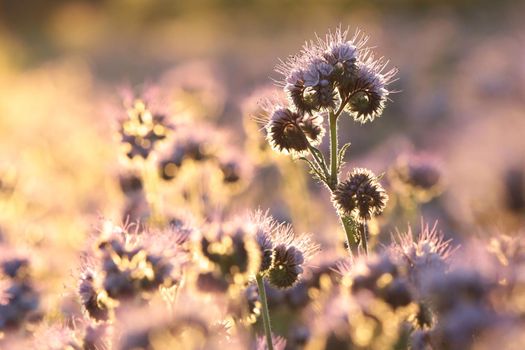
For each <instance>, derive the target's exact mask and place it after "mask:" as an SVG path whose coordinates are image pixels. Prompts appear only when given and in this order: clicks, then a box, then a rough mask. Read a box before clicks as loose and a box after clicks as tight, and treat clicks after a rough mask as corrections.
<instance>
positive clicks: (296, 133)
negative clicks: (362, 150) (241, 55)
mask: <svg viewBox="0 0 525 350" xmlns="http://www.w3.org/2000/svg"><path fill="white" fill-rule="evenodd" d="M367 41H368V37H366V36H364V35H362V34H361V33H360V32H357V33H356V34H355V35H354V37H353V38H352V39H348V30H346V31H343V30H341V29H337V30H336V31H335V32H334V33H329V34H327V35H326V38H325V39H324V40H323V39H321V38H317V40H316V41H311V42H308V43H306V44H305V45H304V47H303V49H302V51H301V52H300V53H299V54H298V55H296V56H293V57H292V58H290V59H289V60H287V61H286V62H282V63H281V64H280V65H278V66H277V68H276V71H277V72H278V73H280V74H282V75H283V80H282V84H281V85H282V86H283V89H284V92H285V93H286V95H287V97H288V100H289V105H287V106H286V105H284V106H283V105H281V104H277V103H273V104H272V103H271V102H270V101H268V102H267V103H266V110H267V113H268V117H267V120H266V121H265V122H266V125H265V129H266V134H267V139H268V141H269V143H270V145H271V146H272V148H273V149H274V150H276V151H278V152H283V153H286V154H291V155H292V156H294V157H297V158H300V159H303V160H305V161H306V162H307V163H308V164H309V166H310V168H311V171H312V174H313V175H314V176H315V177H316V178H317V179H319V180H320V181H322V182H323V183H325V184H326V186H327V187H328V188H329V189H330V191H331V192H332V193H333V196H334V204H336V207H337V208H338V214H339V216H340V218H341V221H342V224H343V227H344V229H345V232H346V235H347V241H348V244H349V247H350V248H351V249H352V250H353V251H354V252H355V251H357V246H358V244H359V243H360V244H361V246H362V248H363V249H364V250H365V251H366V239H367V238H366V220H369V219H370V218H371V216H374V215H378V214H380V213H381V211H382V209H383V208H384V206H385V204H386V200H387V198H388V197H387V196H386V194H385V191H384V190H383V188H382V187H381V186H380V185H379V183H378V181H377V180H378V179H377V177H376V176H375V175H373V174H372V173H371V172H370V171H369V170H360V169H356V170H355V171H354V172H352V173H350V175H349V177H348V180H346V181H342V182H341V180H340V179H339V174H340V170H341V167H342V165H343V159H344V156H345V152H346V150H347V149H348V147H349V145H350V144H349V143H347V144H345V145H344V146H343V147H341V148H339V145H338V137H337V121H338V118H339V117H340V116H341V115H343V114H348V115H349V116H351V117H352V118H353V119H354V120H355V121H357V122H359V123H366V122H371V121H374V119H375V118H377V117H379V116H381V114H382V112H383V109H384V106H385V103H386V102H387V100H388V96H389V94H390V90H389V89H388V85H389V84H390V83H391V82H392V81H393V80H394V77H395V75H396V73H397V70H396V69H387V68H386V66H387V61H386V60H385V59H383V58H382V57H381V58H376V56H375V55H374V53H373V52H372V50H371V49H370V48H368V47H366V46H365V45H366V43H367ZM325 119H328V128H329V130H330V158H329V159H330V162H329V163H327V162H326V160H325V156H324V154H323V153H322V152H321V151H320V150H319V149H318V148H317V146H318V145H319V144H320V143H321V142H322V139H323V136H324V134H325V132H324V131H325V129H324V124H323V121H324V120H325ZM361 177H364V178H363V179H361Z"/></svg>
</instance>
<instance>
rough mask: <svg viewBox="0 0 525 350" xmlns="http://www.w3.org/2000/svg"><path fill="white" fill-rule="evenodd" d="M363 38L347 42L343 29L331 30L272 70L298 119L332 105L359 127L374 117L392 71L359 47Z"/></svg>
mask: <svg viewBox="0 0 525 350" xmlns="http://www.w3.org/2000/svg"><path fill="white" fill-rule="evenodd" d="M367 41H368V37H367V36H366V35H363V34H362V33H361V32H360V31H357V32H356V33H355V35H354V36H353V38H352V39H350V40H348V29H347V30H344V31H343V30H342V29H341V28H337V29H336V30H335V32H330V33H328V34H327V35H326V36H325V38H324V39H322V38H320V37H317V41H310V42H307V43H306V44H305V45H304V46H303V48H302V50H301V52H300V53H299V54H298V55H296V56H292V57H291V58H290V59H288V60H287V61H281V63H280V64H279V65H278V66H277V67H276V71H277V72H278V73H280V74H281V75H283V77H284V79H283V81H282V82H281V83H280V84H281V85H282V86H283V87H284V91H285V92H286V94H287V95H288V98H289V100H290V102H291V104H292V105H293V107H294V109H295V110H297V112H298V113H299V114H306V113H308V114H313V113H314V112H316V111H320V110H326V109H336V108H339V107H337V102H339V106H340V108H343V107H346V108H345V110H346V111H347V112H348V113H349V114H350V115H351V116H352V117H353V118H354V120H355V121H358V122H361V123H365V122H367V121H373V120H374V119H375V118H376V117H379V116H380V115H381V114H382V112H383V109H384V106H385V103H386V101H387V99H388V95H389V94H390V91H389V90H388V85H389V84H390V83H392V82H393V81H394V78H395V75H396V74H397V69H396V68H393V69H388V70H387V65H388V61H386V60H385V59H384V58H382V57H381V58H376V57H375V55H374V53H373V52H372V50H371V49H370V48H366V47H365V44H366V43H367Z"/></svg>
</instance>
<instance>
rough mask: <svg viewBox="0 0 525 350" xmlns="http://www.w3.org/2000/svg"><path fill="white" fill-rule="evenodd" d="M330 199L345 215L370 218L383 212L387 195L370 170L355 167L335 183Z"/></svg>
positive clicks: (363, 218)
mask: <svg viewBox="0 0 525 350" xmlns="http://www.w3.org/2000/svg"><path fill="white" fill-rule="evenodd" d="M332 200H333V201H334V203H335V205H336V206H337V208H338V210H339V211H341V212H342V213H344V214H345V215H354V216H356V217H357V218H358V219H360V220H370V218H371V217H372V216H376V215H379V214H381V213H382V212H383V209H384V208H385V206H386V202H387V200H388V195H387V194H386V192H385V190H384V189H383V187H382V186H381V184H380V183H379V182H378V179H377V177H376V176H375V175H374V174H373V173H372V172H371V171H370V170H368V169H363V168H355V169H354V170H353V171H352V172H351V173H350V174H349V175H348V178H347V180H345V181H342V182H340V183H339V184H338V185H337V188H336V189H335V191H334V194H333V196H332Z"/></svg>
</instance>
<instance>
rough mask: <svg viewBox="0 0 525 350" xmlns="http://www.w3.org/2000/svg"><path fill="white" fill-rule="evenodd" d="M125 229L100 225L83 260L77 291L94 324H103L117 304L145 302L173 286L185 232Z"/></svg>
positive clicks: (182, 260) (181, 259) (182, 259)
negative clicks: (164, 288)
mask: <svg viewBox="0 0 525 350" xmlns="http://www.w3.org/2000/svg"><path fill="white" fill-rule="evenodd" d="M130 228H131V226H123V227H121V226H116V225H113V224H112V223H111V222H109V221H107V222H105V223H104V225H103V228H102V230H101V233H100V235H98V236H97V237H96V243H95V244H93V246H94V247H93V248H92V249H91V250H90V251H88V252H86V253H85V254H84V256H83V264H82V266H81V273H80V283H79V286H78V292H79V295H80V300H81V302H82V305H83V306H84V308H85V310H86V312H87V313H88V314H89V316H90V317H91V318H93V319H95V320H105V319H108V318H109V317H110V316H111V315H112V310H113V308H114V307H115V306H116V305H117V304H118V303H117V301H122V300H127V299H130V298H139V299H148V298H149V296H150V295H151V294H152V293H153V292H155V291H156V290H158V289H159V288H160V287H167V288H169V287H172V286H175V285H177V284H178V283H179V280H180V275H181V273H182V266H183V264H184V263H185V262H186V252H185V251H184V249H183V248H182V244H183V243H184V241H185V240H186V239H187V232H183V230H182V229H180V230H179V229H177V228H175V227H171V228H168V229H165V230H163V231H151V230H148V229H146V228H141V227H139V226H138V225H137V226H136V229H135V230H134V231H130Z"/></svg>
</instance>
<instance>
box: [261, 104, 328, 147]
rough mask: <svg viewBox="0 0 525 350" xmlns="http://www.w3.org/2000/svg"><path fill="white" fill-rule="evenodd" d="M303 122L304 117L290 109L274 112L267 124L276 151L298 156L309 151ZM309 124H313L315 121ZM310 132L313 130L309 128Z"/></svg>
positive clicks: (271, 143) (269, 140)
mask: <svg viewBox="0 0 525 350" xmlns="http://www.w3.org/2000/svg"><path fill="white" fill-rule="evenodd" d="M301 120H302V116H301V115H300V114H299V113H297V112H293V111H292V110H290V109H288V108H276V109H275V110H274V111H273V112H272V114H271V116H270V120H269V121H268V123H267V124H266V135H267V139H268V142H269V143H270V145H271V146H272V148H273V149H274V150H276V151H278V152H283V153H298V154H301V153H304V152H305V151H307V150H308V146H309V140H308V137H307V134H306V133H305V132H304V130H303V129H302V128H301ZM309 122H313V120H311V121H309ZM308 125H310V124H308ZM321 127H322V126H321ZM308 130H312V128H308ZM310 136H312V133H310ZM313 136H318V135H313Z"/></svg>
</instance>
